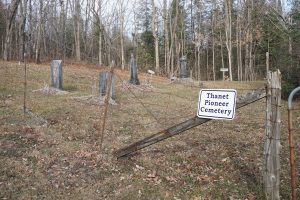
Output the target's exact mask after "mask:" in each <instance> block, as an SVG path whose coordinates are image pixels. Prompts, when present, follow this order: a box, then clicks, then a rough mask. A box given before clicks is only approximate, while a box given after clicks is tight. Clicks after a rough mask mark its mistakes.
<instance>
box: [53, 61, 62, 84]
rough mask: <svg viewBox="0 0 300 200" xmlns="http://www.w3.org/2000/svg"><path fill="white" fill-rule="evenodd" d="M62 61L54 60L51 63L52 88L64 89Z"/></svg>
mask: <svg viewBox="0 0 300 200" xmlns="http://www.w3.org/2000/svg"><path fill="white" fill-rule="evenodd" d="M62 85H63V77H62V60H53V61H52V63H51V87H55V88H58V89H62V88H63V86H62Z"/></svg>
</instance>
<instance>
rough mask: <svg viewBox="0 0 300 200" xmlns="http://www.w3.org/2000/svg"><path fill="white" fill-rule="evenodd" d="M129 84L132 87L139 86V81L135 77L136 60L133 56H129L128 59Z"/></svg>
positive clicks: (136, 76)
mask: <svg viewBox="0 0 300 200" xmlns="http://www.w3.org/2000/svg"><path fill="white" fill-rule="evenodd" d="M129 83H131V84H133V85H139V84H140V81H139V79H138V75H137V66H136V60H135V58H134V56H133V54H131V59H130V80H129Z"/></svg>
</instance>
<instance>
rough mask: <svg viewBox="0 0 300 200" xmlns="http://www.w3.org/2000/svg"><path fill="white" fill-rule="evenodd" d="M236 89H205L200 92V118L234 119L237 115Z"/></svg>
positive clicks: (198, 113)
mask: <svg viewBox="0 0 300 200" xmlns="http://www.w3.org/2000/svg"><path fill="white" fill-rule="evenodd" d="M235 106H236V90H234V89H228V90H227V89H217V90H215V89H203V90H201V91H200V93H199V102H198V112H197V116H198V117H200V118H209V119H227V120H232V119H233V118H234V116H235Z"/></svg>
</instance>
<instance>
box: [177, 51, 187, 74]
mask: <svg viewBox="0 0 300 200" xmlns="http://www.w3.org/2000/svg"><path fill="white" fill-rule="evenodd" d="M179 61H180V71H179V78H187V77H188V71H187V67H186V57H185V56H182V57H181V58H180V60H179Z"/></svg>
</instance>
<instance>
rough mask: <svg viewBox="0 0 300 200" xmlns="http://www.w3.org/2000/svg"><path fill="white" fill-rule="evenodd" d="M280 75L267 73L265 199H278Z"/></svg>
mask: <svg viewBox="0 0 300 200" xmlns="http://www.w3.org/2000/svg"><path fill="white" fill-rule="evenodd" d="M280 105H281V73H280V71H279V70H277V71H275V72H268V84H267V110H266V141H265V146H264V156H265V172H264V184H265V185H264V186H265V195H266V199H272V200H277V199H280V195H279V185H280V177H279V172H280V157H279V154H280V149H281V145H280V124H281V120H280Z"/></svg>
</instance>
